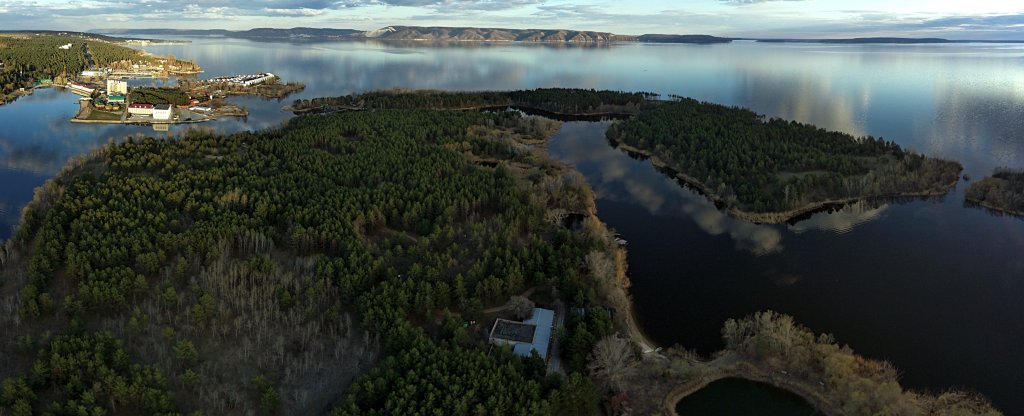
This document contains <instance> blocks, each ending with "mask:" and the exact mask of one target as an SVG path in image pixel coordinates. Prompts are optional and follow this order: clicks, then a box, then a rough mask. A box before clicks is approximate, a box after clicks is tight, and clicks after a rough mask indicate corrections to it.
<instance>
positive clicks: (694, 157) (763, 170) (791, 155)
mask: <svg viewBox="0 0 1024 416" xmlns="http://www.w3.org/2000/svg"><path fill="white" fill-rule="evenodd" d="M607 136H608V139H609V140H611V141H612V142H613V143H616V144H617V145H618V146H619V147H620V148H622V149H623V150H627V151H630V152H634V153H638V154H642V155H644V156H646V157H650V158H651V161H652V163H654V164H655V165H656V166H658V167H659V168H662V169H665V170H667V171H669V172H670V173H671V174H672V175H673V176H675V177H676V178H678V179H680V180H682V181H684V182H686V183H687V184H689V185H691V186H693V187H694V188H696V189H698V190H699V191H700V192H701V193H703V194H704V195H705V196H707V197H708V198H709V199H711V200H712V201H714V202H715V204H716V205H718V206H719V207H720V208H722V209H724V210H725V211H727V212H728V213H729V214H730V215H732V216H734V217H736V218H739V219H743V220H746V221H751V222H757V223H783V222H786V221H789V220H791V219H793V218H796V217H799V216H801V215H805V214H807V213H810V212H814V211H817V210H821V209H824V208H828V207H830V206H836V205H842V204H847V203H850V202H854V201H858V200H862V199H867V198H892V197H910V196H914V197H928V196H941V195H945V194H946V193H947V192H948V191H949V189H950V188H952V187H953V186H954V185H956V183H957V182H958V180H959V173H960V171H961V170H962V167H961V166H960V164H959V163H957V162H953V161H946V160H940V159H935V158H930V157H925V156H923V155H919V154H915V153H913V152H909V151H906V150H904V149H901V148H900V147H899V146H898V145H896V143H894V142H888V141H885V140H884V139H882V138H874V137H871V136H867V137H854V136H851V135H849V134H846V133H841V132H834V131H827V130H825V129H822V128H818V127H815V126H813V125H809V124H804V123H799V122H795V121H787V120H782V119H777V118H771V119H766V118H765V117H764V116H762V115H759V114H757V113H754V112H753V111H750V110H747V109H743V108H735V107H727V106H722V105H717V104H711V103H706V102H700V101H697V100H694V99H689V98H682V97H677V98H676V99H674V100H672V101H670V102H665V103H663V104H662V105H658V106H655V107H653V108H651V109H648V110H645V111H641V112H640V113H639V114H637V116H636V117H635V118H631V119H628V120H625V121H622V122H620V123H617V124H615V125H613V126H612V127H611V128H610V129H609V130H608V133H607Z"/></svg>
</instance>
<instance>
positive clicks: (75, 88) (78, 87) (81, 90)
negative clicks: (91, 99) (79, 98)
mask: <svg viewBox="0 0 1024 416" xmlns="http://www.w3.org/2000/svg"><path fill="white" fill-rule="evenodd" d="M68 87H69V88H71V92H73V93H76V94H82V95H86V96H89V95H92V93H94V92H96V89H95V88H93V87H90V86H88V85H85V84H79V83H77V82H70V83H68Z"/></svg>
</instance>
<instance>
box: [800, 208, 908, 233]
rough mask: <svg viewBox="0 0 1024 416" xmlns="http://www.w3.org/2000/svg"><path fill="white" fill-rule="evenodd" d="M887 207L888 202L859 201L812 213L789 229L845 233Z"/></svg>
mask: <svg viewBox="0 0 1024 416" xmlns="http://www.w3.org/2000/svg"><path fill="white" fill-rule="evenodd" d="M887 209H889V204H886V203H878V202H869V201H859V202H855V203H853V204H848V205H844V206H842V207H841V208H838V209H833V210H829V211H827V212H817V213H814V214H812V215H811V216H810V218H807V219H803V220H800V221H799V222H797V223H796V224H792V225H790V226H789V229H790V230H791V231H793V232H795V233H797V234H799V233H804V232H807V231H811V230H820V231H829V232H833V233H836V234H846V233H848V232H850V231H851V230H853V228H854V227H856V226H858V225H861V224H864V223H866V222H868V221H874V220H877V219H879V218H882V215H884V214H885V211H886V210H887Z"/></svg>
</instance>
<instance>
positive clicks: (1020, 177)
mask: <svg viewBox="0 0 1024 416" xmlns="http://www.w3.org/2000/svg"><path fill="white" fill-rule="evenodd" d="M965 198H966V199H967V202H968V204H976V205H979V206H982V207H985V208H988V209H991V210H994V211H998V212H1004V213H1007V214H1012V215H1018V216H1024V170H1020V169H996V171H995V172H994V173H992V176H988V177H985V178H984V179H982V180H980V181H977V182H974V183H972V184H971V186H970V187H968V188H967V193H966V195H965Z"/></svg>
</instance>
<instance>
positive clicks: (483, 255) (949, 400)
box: [0, 89, 998, 416]
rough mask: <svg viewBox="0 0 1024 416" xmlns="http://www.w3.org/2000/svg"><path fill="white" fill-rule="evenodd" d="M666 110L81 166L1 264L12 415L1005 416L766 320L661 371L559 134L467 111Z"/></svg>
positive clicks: (260, 143) (614, 252) (644, 101)
mask: <svg viewBox="0 0 1024 416" xmlns="http://www.w3.org/2000/svg"><path fill="white" fill-rule="evenodd" d="M154 95H156V92H154ZM650 98H651V97H650V95H649V94H645V93H629V92H614V91H593V90H569V89H542V90H532V91H513V92H462V93H445V92H440V91H431V92H410V93H400V92H378V93H369V94H367V95H365V97H361V96H349V97H335V98H327V99H322V100H311V101H310V102H311V103H312V102H317V103H338V105H341V104H344V105H352V103H362V104H361V106H360V108H359V109H356V110H344V111H334V112H331V113H329V114H306V115H302V116H299V117H296V118H293V119H291V120H289V121H288V122H287V123H286V124H284V125H283V126H281V127H278V128H271V129H264V130H259V131H245V132H240V133H235V134H230V135H222V134H216V133H213V132H209V131H202V130H197V131H190V132H188V133H186V134H184V135H183V136H182V137H177V138H162V139H154V138H136V137H130V138H127V139H126V140H124V141H122V142H113V143H110V144H108V145H107V146H105V147H103V148H101V149H99V150H97V151H95V152H94V153H93V154H91V155H89V156H87V157H86V156H81V157H76V158H74V159H73V160H72V161H71V162H70V163H69V164H68V166H67V167H66V168H65V169H64V170H63V171H62V172H61V173H60V174H58V175H57V176H56V177H55V178H53V179H51V180H50V181H48V182H47V183H46V184H45V185H44V186H43V187H41V188H39V189H38V190H37V192H36V195H35V198H34V199H33V201H32V202H31V203H30V204H29V205H28V206H27V207H26V208H25V209H24V210H23V213H22V219H21V223H20V224H19V225H18V227H17V229H16V230H15V234H14V236H13V237H12V238H11V240H10V241H7V242H6V243H5V244H4V245H3V246H2V248H0V307H2V308H3V309H2V310H4V311H7V312H8V313H5V314H0V328H4V330H5V336H4V337H0V379H3V380H4V381H3V389H2V392H3V393H2V395H0V406H3V408H4V409H5V411H9V412H11V413H12V414H19V415H20V414H32V413H37V412H51V413H54V414H64V413H71V412H79V411H81V409H86V410H87V411H88V412H90V413H91V414H101V413H107V414H195V413H196V412H198V413H203V414H235V413H238V414H243V413H262V414H278V413H293V414H327V413H330V414H332V415H339V416H340V415H364V414H408V415H416V414H434V412H440V413H443V414H448V415H472V414H502V415H595V414H599V412H601V410H600V406H601V405H602V403H603V404H604V405H605V410H606V411H607V412H609V413H610V414H621V413H622V412H624V411H629V410H630V409H632V410H633V414H666V413H668V414H671V413H672V409H673V408H674V400H678V398H679V397H682V396H683V395H685V394H686V392H688V391H691V390H693V389H695V388H699V386H700V385H701V383H706V380H709V379H713V378H716V377H717V378H721V377H727V376H728V377H745V378H749V379H755V380H760V381H766V382H769V383H772V384H773V385H776V386H778V387H782V388H786V389H789V390H792V391H794V392H796V393H798V394H800V395H802V396H804V397H806V398H809V400H811V402H812V403H814V404H815V405H816V406H818V407H819V408H820V409H821V410H822V411H823V412H825V413H826V414H843V413H840V411H842V412H844V413H845V414H874V413H878V412H897V411H898V412H904V411H905V412H906V414H928V413H929V412H933V411H934V409H938V408H943V409H946V408H950V409H957V410H959V411H961V413H959V414H986V415H987V414H998V412H996V411H995V410H992V408H991V406H990V405H988V404H987V402H985V401H984V399H982V398H979V397H976V396H973V395H969V394H966V393H958V392H950V393H946V394H943V395H940V396H929V395H923V394H917V393H913V392H907V391H904V390H903V389H902V388H901V387H900V386H899V384H898V381H897V377H896V374H897V372H896V371H895V370H894V369H893V368H892V367H891V366H888V365H886V364H884V363H878V362H873V361H869V360H865V359H862V358H860V357H858V356H856V355H854V354H853V353H852V351H851V350H850V349H849V348H847V347H840V346H839V344H837V343H836V342H835V341H834V340H833V339H832V338H830V337H828V336H815V335H814V334H813V333H811V332H810V331H808V330H806V329H805V328H802V327H799V326H798V325H797V324H795V323H794V322H793V320H792V318H789V317H786V316H783V315H779V314H775V313H772V312H763V313H760V314H757V315H754V316H753V317H748V318H744V319H739V320H730V321H728V322H726V323H725V327H724V330H723V336H724V338H725V340H726V345H727V351H726V352H723V353H721V354H718V355H717V356H716V357H717V358H715V359H714V360H708V359H704V358H701V357H696V356H695V355H693V354H688V353H686V352H685V350H682V349H681V348H678V347H672V348H667V349H661V348H657V347H656V346H654V345H653V344H652V343H651V342H650V341H648V340H646V339H645V337H644V336H643V334H642V333H641V332H640V331H639V329H638V327H637V325H636V323H635V322H634V318H633V313H632V311H633V308H632V302H631V300H630V298H629V295H628V286H629V279H628V275H627V272H626V250H625V247H624V246H623V245H622V244H621V243H620V241H618V239H617V238H616V235H615V233H614V232H613V231H612V230H610V229H608V228H607V227H606V226H605V225H604V224H603V223H602V222H601V221H600V219H599V217H598V216H597V212H596V204H595V195H594V193H593V191H592V190H591V189H590V188H589V186H588V185H587V182H586V180H585V179H584V178H583V177H582V175H580V174H579V173H578V172H576V171H575V170H574V169H573V168H572V167H570V166H567V165H564V164H562V163H560V162H557V161H554V160H551V159H548V158H547V157H546V154H545V153H544V151H543V150H542V149H541V147H540V146H537V144H543V143H544V142H545V141H547V140H549V139H550V137H551V136H552V134H553V133H554V132H555V131H557V130H558V128H559V123H558V122H557V121H554V120H551V119H549V118H546V117H542V116H536V115H528V114H524V111H499V110H495V109H493V108H485V107H479V108H485V109H486V110H487V111H476V110H467V109H468V108H478V106H484V105H488V104H493V103H509V102H512V103H519V104H524V105H525V104H529V105H531V106H536V107H542V108H544V109H545V111H559V112H560V113H561V114H563V115H566V116H568V115H572V114H576V115H580V116H583V115H587V114H594V113H602V112H604V111H609V110H615V111H626V110H628V111H631V112H634V113H636V114H637V115H636V119H640V118H642V117H643V114H645V113H647V112H649V111H657V110H658V109H660V108H671V106H672V105H674V103H666V102H660V101H656V100H651V99H650ZM298 104H300V105H301V104H302V102H300V103H298ZM353 107H355V106H354V105H353ZM708 108H714V107H708ZM670 114H671V113H670ZM630 120H634V119H630ZM630 120H627V121H624V122H621V123H629V122H630ZM780 369H790V370H791V371H792V373H790V374H791V376H787V377H776V376H774V374H777V373H778V371H779V370H780ZM819 380H821V381H819ZM816 398H820V400H818V399H816ZM837 409H838V410H837Z"/></svg>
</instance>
